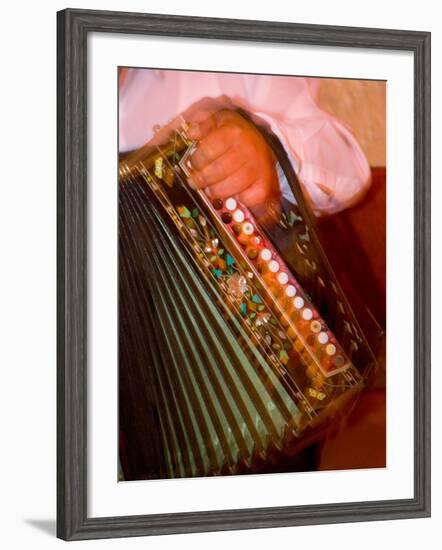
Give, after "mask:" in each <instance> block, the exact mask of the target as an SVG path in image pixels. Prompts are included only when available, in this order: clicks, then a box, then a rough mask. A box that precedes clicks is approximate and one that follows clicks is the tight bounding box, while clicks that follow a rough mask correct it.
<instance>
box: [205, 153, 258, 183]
mask: <svg viewBox="0 0 442 550" xmlns="http://www.w3.org/2000/svg"><path fill="white" fill-rule="evenodd" d="M246 163H247V159H244V157H242V156H240V155H238V153H237V152H236V151H235V150H234V149H233V148H231V149H230V150H228V151H227V152H226V153H224V154H223V155H221V156H220V157H218V158H217V159H215V160H214V161H213V162H211V163H210V164H207V165H206V166H204V167H203V168H202V169H201V170H198V171H197V172H198V176H199V178H200V179H201V180H202V181H203V183H204V185H214V184H216V183H218V182H221V181H223V180H225V179H227V178H228V177H229V176H231V175H233V174H235V173H236V172H237V171H238V170H240V169H241V168H243V166H245V164H246Z"/></svg>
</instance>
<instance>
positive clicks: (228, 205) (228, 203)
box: [226, 197, 238, 211]
mask: <svg viewBox="0 0 442 550" xmlns="http://www.w3.org/2000/svg"><path fill="white" fill-rule="evenodd" d="M237 204H238V203H237V202H236V200H235V199H233V198H232V197H230V198H228V199H227V200H226V208H227V210H231V211H233V210H235V208H236V207H237Z"/></svg>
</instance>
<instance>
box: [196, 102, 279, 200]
mask: <svg viewBox="0 0 442 550" xmlns="http://www.w3.org/2000/svg"><path fill="white" fill-rule="evenodd" d="M187 134H188V136H189V137H190V138H191V139H195V140H197V141H198V146H197V148H196V151H195V152H194V153H193V155H192V156H191V158H190V163H191V176H190V183H191V185H192V186H193V187H194V188H196V189H204V190H205V192H206V194H207V195H208V196H209V197H210V198H220V199H225V198H227V197H231V196H236V197H238V199H239V200H240V201H241V202H242V203H243V204H244V205H246V206H248V207H254V206H259V205H261V204H264V203H267V202H268V201H273V200H274V199H275V198H277V197H278V196H279V194H280V190H279V181H278V176H277V173H276V168H275V158H274V156H273V153H272V151H271V149H270V147H269V146H268V145H267V143H266V141H265V139H264V137H263V136H262V135H261V133H260V132H259V130H258V129H257V128H256V127H255V126H254V125H253V124H252V123H251V122H249V121H248V120H246V119H245V118H244V117H242V116H241V115H240V114H238V113H236V112H235V111H232V110H227V109H222V110H218V111H215V112H213V110H212V111H210V110H209V111H208V112H201V111H200V112H199V113H197V115H196V116H194V117H193V120H192V119H191V120H190V127H189V130H188V131H187Z"/></svg>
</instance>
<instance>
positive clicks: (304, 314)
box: [302, 307, 313, 321]
mask: <svg viewBox="0 0 442 550" xmlns="http://www.w3.org/2000/svg"><path fill="white" fill-rule="evenodd" d="M312 317H313V312H312V310H311V309H309V308H308V307H306V308H305V309H304V310H303V312H302V318H303V319H305V320H306V321H310V319H311V318H312Z"/></svg>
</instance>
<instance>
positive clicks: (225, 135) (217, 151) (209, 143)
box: [190, 128, 233, 170]
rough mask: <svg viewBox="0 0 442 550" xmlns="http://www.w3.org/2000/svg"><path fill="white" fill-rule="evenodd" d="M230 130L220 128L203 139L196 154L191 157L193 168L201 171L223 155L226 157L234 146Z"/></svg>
mask: <svg viewBox="0 0 442 550" xmlns="http://www.w3.org/2000/svg"><path fill="white" fill-rule="evenodd" d="M229 134H230V132H229V129H228V128H219V129H217V130H214V131H213V132H211V133H210V134H209V135H208V136H206V137H205V138H204V139H202V140H201V141H200V142H199V144H198V147H197V148H196V150H195V152H194V153H193V154H192V156H191V157H190V159H191V165H192V168H194V169H195V170H201V169H202V168H204V167H205V166H207V165H208V164H210V163H211V162H213V161H215V160H216V159H218V158H219V157H221V156H222V155H225V154H226V153H227V152H228V151H229V150H230V149H231V148H232V145H233V143H232V142H233V140H232V139H231V136H230V135H229Z"/></svg>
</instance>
